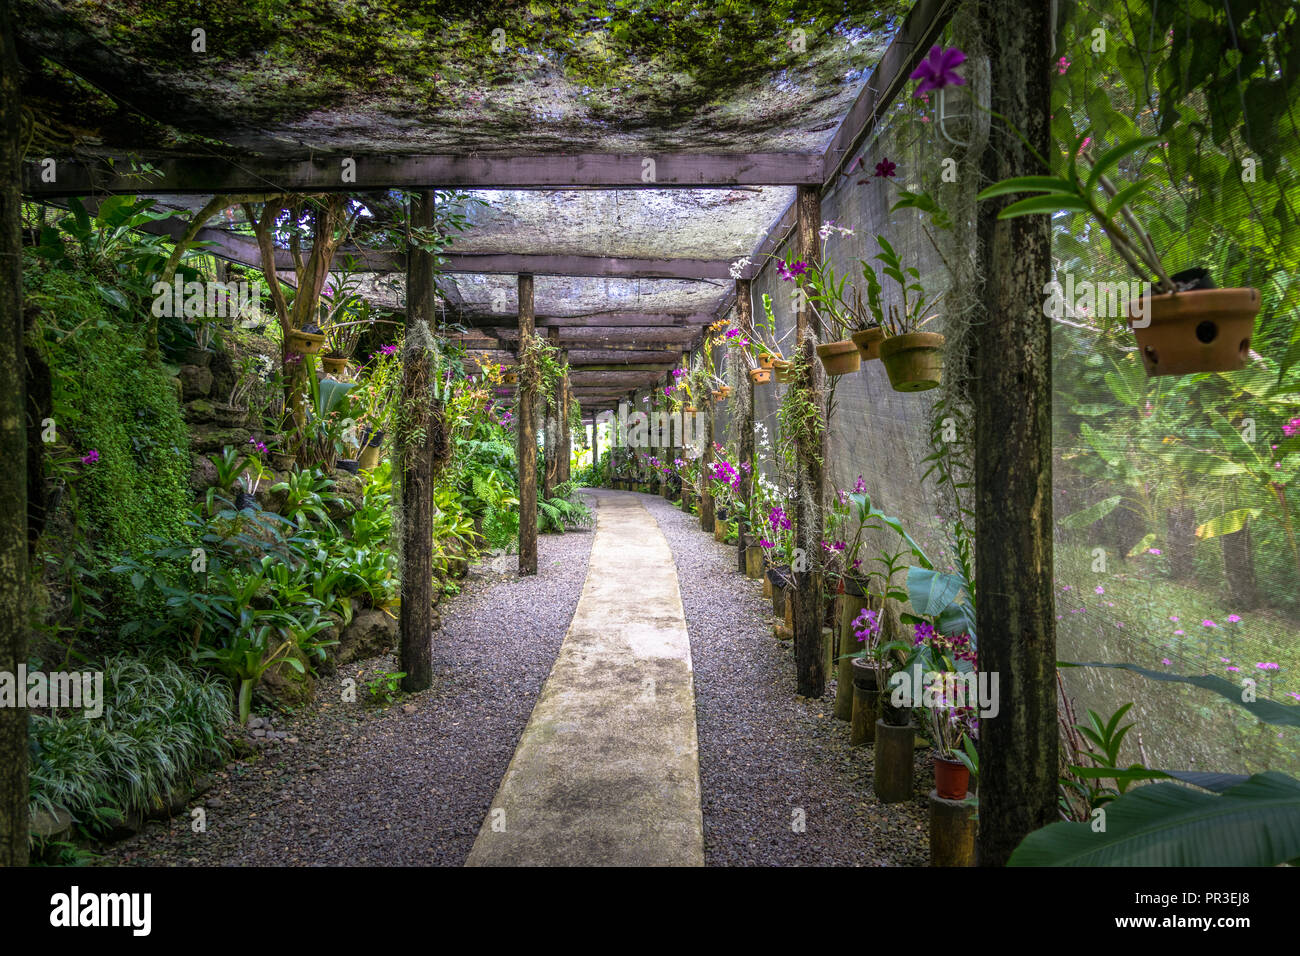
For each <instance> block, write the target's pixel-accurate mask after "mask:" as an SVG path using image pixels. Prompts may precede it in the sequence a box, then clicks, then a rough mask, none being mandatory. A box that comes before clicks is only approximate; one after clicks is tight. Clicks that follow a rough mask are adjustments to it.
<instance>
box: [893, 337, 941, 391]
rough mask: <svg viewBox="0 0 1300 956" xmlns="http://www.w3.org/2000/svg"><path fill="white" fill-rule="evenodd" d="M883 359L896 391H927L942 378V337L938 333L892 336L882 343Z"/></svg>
mask: <svg viewBox="0 0 1300 956" xmlns="http://www.w3.org/2000/svg"><path fill="white" fill-rule="evenodd" d="M880 360H881V361H882V362H884V363H885V371H886V372H888V373H889V384H890V385H892V386H893V387H894V391H896V392H924V391H925V390H926V389H930V388H934V387H935V386H936V385H938V384H939V381H940V379H942V378H943V336H942V335H940V334H938V333H937V332H908V333H906V334H904V335H891V336H889V337H888V338H886V339H885V340H884V341H883V342H881V343H880Z"/></svg>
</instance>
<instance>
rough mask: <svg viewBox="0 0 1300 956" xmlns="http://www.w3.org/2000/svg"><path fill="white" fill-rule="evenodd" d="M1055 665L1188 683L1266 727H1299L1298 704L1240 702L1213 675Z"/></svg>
mask: <svg viewBox="0 0 1300 956" xmlns="http://www.w3.org/2000/svg"><path fill="white" fill-rule="evenodd" d="M1057 666H1058V667H1109V668H1112V669H1114V670H1124V671H1132V672H1133V673H1135V674H1141V675H1142V676H1143V677H1148V678H1150V679H1151V680H1158V681H1165V682H1167V683H1174V684H1190V685H1191V686H1192V687H1199V688H1201V689H1202V690H1208V691H1212V692H1213V693H1216V694H1218V695H1219V696H1220V697H1224V698H1226V699H1227V700H1230V701H1232V702H1233V703H1234V704H1236V705H1237V706H1239V707H1242V708H1245V709H1246V710H1248V711H1250V714H1251V716H1252V717H1254V718H1255V719H1256V720H1262V721H1263V722H1264V723H1266V724H1276V725H1277V726H1279V727H1300V704H1280V703H1278V702H1277V701H1275V700H1267V699H1265V698H1258V699H1256V700H1253V701H1244V700H1242V699H1241V694H1242V688H1241V687H1239V686H1237V685H1236V684H1233V683H1231V682H1229V681H1226V680H1224V679H1223V678H1222V677H1219V676H1217V675H1215V674H1201V675H1199V676H1191V675H1187V676H1184V675H1182V674H1169V673H1166V672H1165V671H1153V670H1149V669H1147V668H1145V667H1138V666H1137V665H1136V664H1128V663H1118V664H1107V663H1102V662H1099V661H1091V662H1088V663H1075V662H1073V661H1057Z"/></svg>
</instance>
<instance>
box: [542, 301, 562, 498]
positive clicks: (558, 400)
mask: <svg viewBox="0 0 1300 956" xmlns="http://www.w3.org/2000/svg"><path fill="white" fill-rule="evenodd" d="M547 339H548V341H549V344H550V346H551V348H553V349H557V350H558V349H559V346H560V330H559V329H558V328H556V327H555V326H551V327H550V329H548V330H547ZM563 388H564V380H563V379H562V378H558V379H556V380H555V382H554V383H553V384H552V386H551V393H550V394H549V395H546V396H544V398H545V412H544V414H545V416H546V418H545V421H544V422H543V425H542V436H543V437H542V443H543V445H544V447H543V458H542V461H543V462H544V464H545V469H544V470H543V472H542V497H543V498H546V499H548V500H549V499H551V498H554V497H555V486H556V484H557V483H558V482H559V480H560V475H559V472H560V444H561V442H560V412H561V406H562V405H563V400H562V390H563Z"/></svg>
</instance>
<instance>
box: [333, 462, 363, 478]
mask: <svg viewBox="0 0 1300 956" xmlns="http://www.w3.org/2000/svg"><path fill="white" fill-rule="evenodd" d="M334 465H335V467H337V468H341V469H342V470H343V471H346V472H347V473H348V474H350V475H355V474H356V473H357V469H358V468H359V467H360V466H361V463H360V462H359V461H357V459H355V458H340V459H339V460H338V461H336V462H335V463H334Z"/></svg>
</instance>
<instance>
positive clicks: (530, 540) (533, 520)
mask: <svg viewBox="0 0 1300 956" xmlns="http://www.w3.org/2000/svg"><path fill="white" fill-rule="evenodd" d="M533 334H534V333H533V277H532V276H530V275H520V276H519V334H518V340H519V348H520V349H521V350H522V349H524V348H526V347H527V345H528V342H529V340H530V339H531V338H532V336H533ZM515 405H516V408H515V421H516V422H517V424H516V426H515V432H516V439H517V445H516V448H515V451H516V457H517V458H518V467H519V574H520V575H521V576H523V575H528V574H536V573H537V393H536V390H535V389H534V388H533V387H532V386H531V385H530V386H525V387H521V388H520V389H519V392H518V395H517V401H516V403H515Z"/></svg>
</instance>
